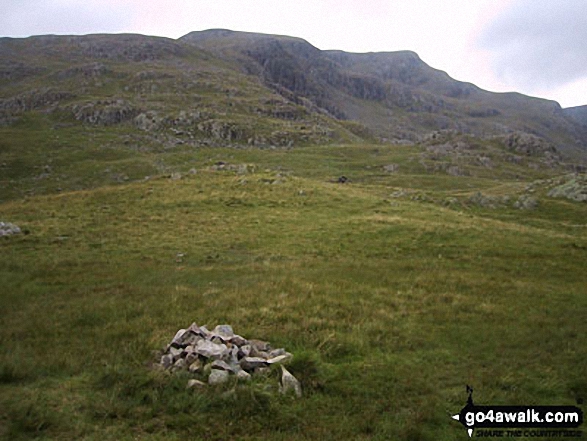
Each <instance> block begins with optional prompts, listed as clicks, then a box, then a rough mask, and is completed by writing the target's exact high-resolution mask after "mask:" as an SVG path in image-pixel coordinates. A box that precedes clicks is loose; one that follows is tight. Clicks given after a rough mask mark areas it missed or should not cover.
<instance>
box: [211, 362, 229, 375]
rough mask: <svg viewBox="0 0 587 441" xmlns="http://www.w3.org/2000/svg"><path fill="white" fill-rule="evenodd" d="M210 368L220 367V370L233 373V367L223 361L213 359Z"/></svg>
mask: <svg viewBox="0 0 587 441" xmlns="http://www.w3.org/2000/svg"><path fill="white" fill-rule="evenodd" d="M212 369H220V370H221V371H227V372H230V373H231V374H232V373H234V369H233V368H232V367H231V366H230V365H229V364H228V363H227V362H225V361H222V360H214V361H213V362H212Z"/></svg>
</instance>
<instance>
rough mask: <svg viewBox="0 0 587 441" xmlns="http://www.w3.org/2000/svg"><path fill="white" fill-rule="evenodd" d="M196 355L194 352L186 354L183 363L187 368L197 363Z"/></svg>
mask: <svg viewBox="0 0 587 441" xmlns="http://www.w3.org/2000/svg"><path fill="white" fill-rule="evenodd" d="M198 360H199V358H198V354H197V353H195V352H188V353H187V355H186V356H185V362H186V363H187V364H188V366H191V365H192V363H194V362H196V361H198Z"/></svg>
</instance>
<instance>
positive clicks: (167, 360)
mask: <svg viewBox="0 0 587 441" xmlns="http://www.w3.org/2000/svg"><path fill="white" fill-rule="evenodd" d="M172 365H173V355H170V354H165V355H164V356H162V357H161V366H163V367H164V368H165V369H169V368H170V367H171V366H172Z"/></svg>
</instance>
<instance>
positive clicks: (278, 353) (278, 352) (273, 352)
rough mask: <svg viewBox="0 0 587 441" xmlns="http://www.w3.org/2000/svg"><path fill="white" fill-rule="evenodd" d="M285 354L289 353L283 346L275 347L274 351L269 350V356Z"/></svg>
mask: <svg viewBox="0 0 587 441" xmlns="http://www.w3.org/2000/svg"><path fill="white" fill-rule="evenodd" d="M285 354H287V352H286V351H285V349H283V348H278V349H273V350H272V351H269V357H271V358H273V357H277V356H279V355H285Z"/></svg>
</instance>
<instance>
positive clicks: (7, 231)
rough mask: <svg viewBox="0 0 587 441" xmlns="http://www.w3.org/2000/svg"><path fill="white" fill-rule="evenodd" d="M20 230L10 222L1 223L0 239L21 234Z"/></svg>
mask: <svg viewBox="0 0 587 441" xmlns="http://www.w3.org/2000/svg"><path fill="white" fill-rule="evenodd" d="M20 233H21V231H20V228H19V227H17V226H16V225H14V224H11V223H10V222H0V237H2V236H12V235H13V234H20Z"/></svg>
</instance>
